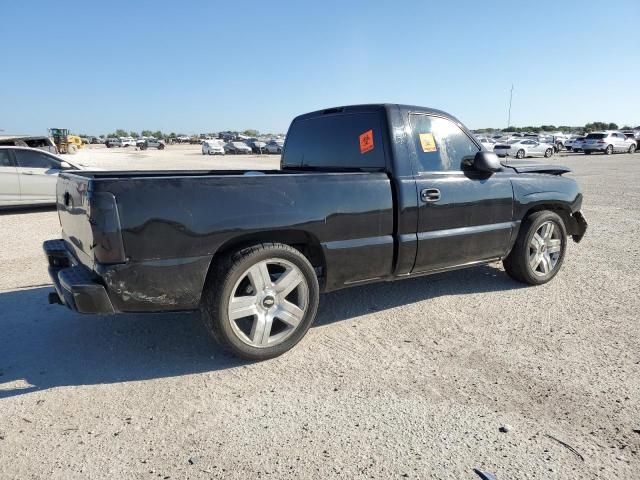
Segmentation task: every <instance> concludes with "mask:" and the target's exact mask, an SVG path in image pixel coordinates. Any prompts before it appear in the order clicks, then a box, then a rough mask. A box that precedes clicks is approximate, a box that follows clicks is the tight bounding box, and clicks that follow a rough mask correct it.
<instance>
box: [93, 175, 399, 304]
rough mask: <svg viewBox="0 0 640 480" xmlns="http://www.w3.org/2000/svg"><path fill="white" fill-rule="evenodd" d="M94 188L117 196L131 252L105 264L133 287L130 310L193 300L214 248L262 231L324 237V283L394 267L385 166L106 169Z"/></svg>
mask: <svg viewBox="0 0 640 480" xmlns="http://www.w3.org/2000/svg"><path fill="white" fill-rule="evenodd" d="M96 188H99V189H100V190H103V191H109V192H111V193H113V194H114V195H115V197H116V199H117V203H118V212H119V215H120V222H121V228H122V238H123V242H124V248H125V253H126V256H127V259H128V262H127V264H125V265H119V266H113V267H110V268H108V269H107V270H104V271H102V272H101V274H102V275H103V276H104V277H105V278H106V279H107V282H108V283H109V285H110V286H111V287H112V289H113V290H114V291H118V292H119V294H123V293H126V296H127V299H126V301H125V302H124V304H122V305H120V309H121V310H123V311H132V310H133V311H135V310H141V309H144V308H143V306H144V305H145V303H148V304H153V303H157V302H159V301H162V302H164V303H165V304H166V307H167V309H175V310H177V309H184V308H189V305H191V307H193V308H195V306H197V304H198V303H199V300H200V293H201V291H202V287H203V285H202V284H203V283H204V279H205V277H206V273H207V270H208V267H209V264H210V261H211V258H212V257H213V255H215V254H216V252H217V251H218V250H219V249H220V248H221V247H223V246H225V245H227V244H228V242H233V241H234V239H236V238H238V237H242V236H246V235H249V234H255V233H259V232H260V233H265V234H268V232H270V231H271V232H278V231H292V230H295V231H302V232H305V233H306V234H308V235H309V236H310V237H312V238H314V239H315V240H317V242H318V243H319V244H320V246H321V248H322V251H323V256H324V261H325V265H324V267H325V285H324V286H325V290H332V289H335V288H339V287H341V286H343V285H345V284H349V283H354V282H360V281H366V280H369V279H374V278H380V277H385V276H388V275H390V274H391V270H392V264H393V258H394V240H393V199H392V193H391V186H390V182H389V179H388V177H387V175H386V174H384V173H340V174H333V173H313V174H306V173H305V174H271V175H261V176H242V175H232V176H226V175H225V176H206V177H190V178H189V177H167V178H130V179H112V180H109V179H105V180H102V181H98V182H96ZM175 275H178V277H176V276H175ZM172 276H173V278H172ZM152 279H156V280H152ZM179 280H180V286H179V288H176V285H174V288H171V286H172V284H175V283H178V281H179ZM167 295H168V296H167ZM172 295H176V296H179V298H178V297H175V298H172V297H171V296H172ZM127 302H128V305H127Z"/></svg>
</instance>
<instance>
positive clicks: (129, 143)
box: [121, 137, 137, 147]
mask: <svg viewBox="0 0 640 480" xmlns="http://www.w3.org/2000/svg"><path fill="white" fill-rule="evenodd" d="M121 140H122V146H123V147H135V146H136V144H137V140H136V139H135V138H133V137H122V138H121Z"/></svg>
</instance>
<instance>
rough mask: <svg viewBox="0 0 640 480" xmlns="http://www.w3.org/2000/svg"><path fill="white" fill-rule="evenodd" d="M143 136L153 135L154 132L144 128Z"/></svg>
mask: <svg viewBox="0 0 640 480" xmlns="http://www.w3.org/2000/svg"><path fill="white" fill-rule="evenodd" d="M142 136H143V137H151V136H153V132H152V131H151V130H142Z"/></svg>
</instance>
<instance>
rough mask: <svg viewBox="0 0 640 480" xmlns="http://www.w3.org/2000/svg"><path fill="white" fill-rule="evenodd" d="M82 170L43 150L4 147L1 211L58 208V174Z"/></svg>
mask: <svg viewBox="0 0 640 480" xmlns="http://www.w3.org/2000/svg"><path fill="white" fill-rule="evenodd" d="M80 168H81V167H79V166H77V165H73V164H71V163H69V162H67V161H66V160H63V159H61V158H60V157H57V156H56V155H53V154H51V153H49V152H45V151H42V150H38V149H34V148H29V147H15V146H0V207H15V206H21V205H47V204H54V203H56V182H57V180H58V174H59V173H60V172H61V171H70V170H78V169H80Z"/></svg>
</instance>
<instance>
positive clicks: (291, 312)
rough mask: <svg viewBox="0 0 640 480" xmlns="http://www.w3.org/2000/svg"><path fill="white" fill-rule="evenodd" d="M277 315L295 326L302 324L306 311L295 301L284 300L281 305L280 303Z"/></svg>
mask: <svg viewBox="0 0 640 480" xmlns="http://www.w3.org/2000/svg"><path fill="white" fill-rule="evenodd" d="M275 317H276V318H279V319H280V320H282V321H283V322H284V323H286V324H287V325H290V326H291V327H294V328H295V327H297V326H298V325H300V322H301V321H302V318H303V317H304V311H303V310H302V309H301V308H299V307H297V306H296V305H294V304H293V303H291V302H289V301H287V300H284V301H283V302H282V303H281V304H280V305H278V310H277V311H276V313H275Z"/></svg>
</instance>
